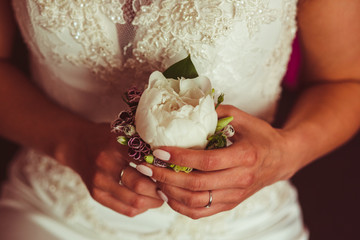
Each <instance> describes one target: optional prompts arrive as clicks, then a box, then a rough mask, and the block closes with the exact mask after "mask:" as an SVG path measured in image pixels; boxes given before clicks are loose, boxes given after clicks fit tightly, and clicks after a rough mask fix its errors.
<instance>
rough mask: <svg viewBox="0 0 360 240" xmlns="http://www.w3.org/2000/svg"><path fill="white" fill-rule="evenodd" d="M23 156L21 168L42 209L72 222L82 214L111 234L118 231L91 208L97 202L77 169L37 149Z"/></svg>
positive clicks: (93, 224) (96, 229)
mask: <svg viewBox="0 0 360 240" xmlns="http://www.w3.org/2000/svg"><path fill="white" fill-rule="evenodd" d="M22 160H23V162H21V161H20V162H18V164H20V166H19V169H22V170H21V171H22V174H23V175H24V176H26V177H27V178H28V180H29V182H30V183H31V184H32V187H33V188H34V189H35V191H36V192H37V195H38V197H39V198H40V199H41V208H42V209H44V210H45V211H47V212H49V213H52V214H54V215H55V216H56V217H60V219H64V220H66V222H67V223H68V224H70V225H71V224H72V223H76V222H77V221H78V220H79V217H80V218H82V219H85V220H86V221H87V222H88V223H89V224H91V226H92V227H93V229H94V231H97V232H101V233H102V234H108V235H109V234H114V233H115V230H114V229H112V228H110V227H109V226H107V225H106V224H105V223H103V222H102V221H101V219H99V218H97V217H96V216H95V215H94V213H93V211H91V209H92V208H93V204H94V202H93V201H91V197H90V194H89V192H88V191H87V189H86V187H85V185H84V183H83V181H82V180H81V178H80V176H78V175H77V174H76V173H75V172H74V171H72V170H71V169H70V168H67V167H64V166H62V165H60V164H59V163H57V162H56V161H55V160H53V159H51V158H49V157H46V156H43V155H41V154H39V153H37V152H35V151H29V152H26V156H25V157H24V158H23V159H22Z"/></svg>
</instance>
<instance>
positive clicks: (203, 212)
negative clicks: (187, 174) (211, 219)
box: [168, 199, 237, 219]
mask: <svg viewBox="0 0 360 240" xmlns="http://www.w3.org/2000/svg"><path fill="white" fill-rule="evenodd" d="M168 205H169V206H170V207H171V208H172V209H173V210H174V211H176V212H178V213H180V214H182V215H185V216H188V217H190V218H192V219H199V218H203V217H208V216H212V215H214V214H216V213H219V212H223V211H228V210H230V209H233V208H234V207H236V206H237V204H226V203H225V204H214V205H211V207H210V208H205V207H199V208H191V207H187V206H186V205H183V204H181V203H179V202H177V201H175V200H172V199H170V200H169V201H168Z"/></svg>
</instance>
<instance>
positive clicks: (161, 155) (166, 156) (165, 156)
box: [153, 149, 170, 161]
mask: <svg viewBox="0 0 360 240" xmlns="http://www.w3.org/2000/svg"><path fill="white" fill-rule="evenodd" d="M153 154H154V156H155V157H157V158H158V159H160V160H163V161H169V160H170V153H168V152H166V151H164V150H161V149H155V150H154V152H153Z"/></svg>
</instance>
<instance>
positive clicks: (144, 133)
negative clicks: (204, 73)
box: [135, 71, 217, 149]
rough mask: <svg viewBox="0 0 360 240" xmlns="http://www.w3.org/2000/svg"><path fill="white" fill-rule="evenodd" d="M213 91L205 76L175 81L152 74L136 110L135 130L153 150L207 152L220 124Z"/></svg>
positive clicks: (157, 73)
mask: <svg viewBox="0 0 360 240" xmlns="http://www.w3.org/2000/svg"><path fill="white" fill-rule="evenodd" d="M211 91H212V88H211V83H210V80H209V79H208V78H206V77H197V78H194V79H184V78H182V79H179V80H175V79H166V78H165V77H164V75H163V74H162V73H161V72H158V71H156V72H153V73H152V74H151V75H150V78H149V85H148V87H147V89H146V90H145V91H144V93H143V94H142V96H141V99H140V102H139V105H138V107H137V110H136V115H135V125H136V131H137V132H138V134H139V135H140V137H141V138H142V139H143V140H144V141H145V142H147V143H148V144H150V146H151V148H152V149H156V148H158V147H160V146H177V147H183V148H192V149H204V148H205V147H206V144H207V137H208V136H211V135H213V134H214V132H215V129H216V124H217V114H216V111H215V107H214V100H213V97H212V96H211Z"/></svg>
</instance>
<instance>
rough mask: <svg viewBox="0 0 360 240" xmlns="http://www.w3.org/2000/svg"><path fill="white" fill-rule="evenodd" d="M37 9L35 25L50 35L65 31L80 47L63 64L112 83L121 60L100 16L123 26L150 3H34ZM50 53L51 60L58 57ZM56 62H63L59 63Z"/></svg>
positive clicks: (67, 0) (52, 0)
mask: <svg viewBox="0 0 360 240" xmlns="http://www.w3.org/2000/svg"><path fill="white" fill-rule="evenodd" d="M34 1H35V3H36V4H37V6H38V9H39V13H40V14H39V16H38V17H37V18H36V21H37V23H38V24H39V25H40V26H42V27H43V28H45V29H48V30H50V31H52V32H59V31H60V30H63V29H68V30H69V32H70V34H71V36H72V37H73V39H74V40H75V41H76V42H77V43H79V44H81V45H82V46H83V50H82V51H81V52H80V53H79V54H76V55H72V54H67V55H66V56H65V58H66V60H68V61H69V62H71V63H73V64H75V65H77V66H87V68H88V69H91V71H92V73H93V74H95V75H96V76H97V77H98V78H100V79H103V80H109V81H111V80H112V76H113V75H115V73H116V72H118V71H121V70H122V69H123V68H122V58H121V57H120V56H119V55H118V54H117V53H116V51H115V52H114V46H113V45H114V44H113V42H112V41H111V39H109V36H107V34H106V33H105V31H104V29H103V27H102V26H101V25H100V23H99V21H98V20H99V14H100V13H102V14H103V15H105V16H106V17H107V18H108V19H109V20H111V21H112V22H113V23H114V24H126V23H129V22H131V21H132V20H133V18H134V17H135V12H136V11H138V10H139V8H140V6H141V5H142V4H149V3H150V1H149V0H93V1H88V0H75V1H72V0H62V1H56V0H34ZM58 56H59V55H58V53H57V52H55V50H53V56H52V57H53V58H56V57H58ZM57 62H62V61H61V59H60V60H57Z"/></svg>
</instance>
